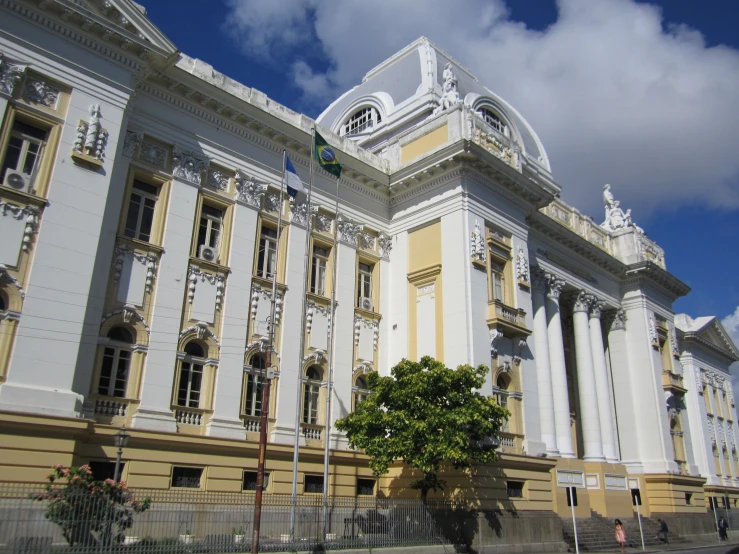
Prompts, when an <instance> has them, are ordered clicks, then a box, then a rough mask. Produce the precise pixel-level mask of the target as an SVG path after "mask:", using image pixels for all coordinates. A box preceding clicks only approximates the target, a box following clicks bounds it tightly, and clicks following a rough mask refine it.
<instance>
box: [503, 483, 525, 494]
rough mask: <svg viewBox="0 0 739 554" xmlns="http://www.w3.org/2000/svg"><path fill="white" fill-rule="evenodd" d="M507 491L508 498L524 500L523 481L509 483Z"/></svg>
mask: <svg viewBox="0 0 739 554" xmlns="http://www.w3.org/2000/svg"><path fill="white" fill-rule="evenodd" d="M506 489H507V490H508V498H523V482H522V481H508V482H507V483H506Z"/></svg>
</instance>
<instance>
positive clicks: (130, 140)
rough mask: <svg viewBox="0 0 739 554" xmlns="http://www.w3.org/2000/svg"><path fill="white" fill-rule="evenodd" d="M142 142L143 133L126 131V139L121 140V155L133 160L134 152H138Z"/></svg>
mask: <svg viewBox="0 0 739 554" xmlns="http://www.w3.org/2000/svg"><path fill="white" fill-rule="evenodd" d="M143 140H144V133H142V132H141V131H126V138H125V139H124V140H123V155H124V156H126V157H127V158H133V157H134V155H135V154H136V151H137V150H139V151H140V148H141V142H142V141H143Z"/></svg>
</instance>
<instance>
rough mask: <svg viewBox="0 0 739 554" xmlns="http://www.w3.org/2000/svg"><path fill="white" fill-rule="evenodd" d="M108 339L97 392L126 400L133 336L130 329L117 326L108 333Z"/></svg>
mask: <svg viewBox="0 0 739 554" xmlns="http://www.w3.org/2000/svg"><path fill="white" fill-rule="evenodd" d="M108 339H109V343H108V346H106V347H105V349H104V350H103V361H102V365H101V367H100V378H99V379H98V391H97V392H98V394H100V395H102V396H115V397H118V398H125V397H126V384H127V383H128V374H129V370H130V368H131V348H132V345H133V336H132V335H131V332H130V331H129V330H128V329H125V328H124V327H119V326H116V327H113V328H111V329H110V331H108Z"/></svg>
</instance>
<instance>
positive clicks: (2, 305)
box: [0, 294, 8, 312]
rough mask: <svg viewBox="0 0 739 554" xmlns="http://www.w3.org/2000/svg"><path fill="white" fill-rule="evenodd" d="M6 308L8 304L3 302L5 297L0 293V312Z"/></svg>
mask: <svg viewBox="0 0 739 554" xmlns="http://www.w3.org/2000/svg"><path fill="white" fill-rule="evenodd" d="M7 309H8V305H7V304H6V303H5V298H4V297H3V295H2V294H0V312H4V311H5V310H7Z"/></svg>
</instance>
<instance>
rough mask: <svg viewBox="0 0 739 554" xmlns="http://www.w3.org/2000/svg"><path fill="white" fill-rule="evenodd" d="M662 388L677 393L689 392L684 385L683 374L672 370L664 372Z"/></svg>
mask: <svg viewBox="0 0 739 554" xmlns="http://www.w3.org/2000/svg"><path fill="white" fill-rule="evenodd" d="M662 388H663V389H664V390H670V391H672V392H677V393H685V392H687V391H686V389H685V387H684V386H683V376H682V375H678V374H677V373H673V372H672V371H663V372H662Z"/></svg>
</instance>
